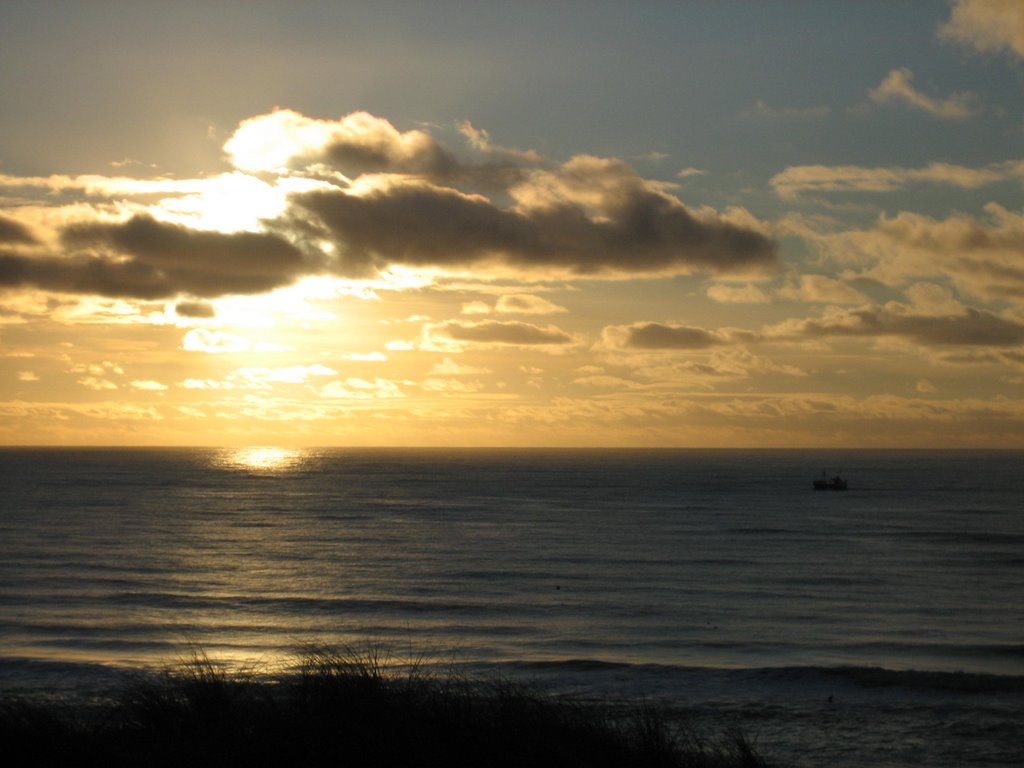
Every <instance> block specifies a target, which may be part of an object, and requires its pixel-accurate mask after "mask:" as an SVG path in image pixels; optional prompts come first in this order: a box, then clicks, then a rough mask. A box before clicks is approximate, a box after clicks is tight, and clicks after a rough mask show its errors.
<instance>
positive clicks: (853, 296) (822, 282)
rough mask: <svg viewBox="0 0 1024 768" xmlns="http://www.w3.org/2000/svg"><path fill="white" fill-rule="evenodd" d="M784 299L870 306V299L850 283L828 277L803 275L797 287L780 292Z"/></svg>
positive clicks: (791, 286) (783, 289) (780, 290)
mask: <svg viewBox="0 0 1024 768" xmlns="http://www.w3.org/2000/svg"><path fill="white" fill-rule="evenodd" d="M778 295H779V296H780V297H782V298H784V299H791V300H793V301H806V302H811V303H821V304H868V303H870V299H869V298H868V297H867V296H865V295H864V294H863V293H861V292H860V291H858V290H857V289H856V288H854V287H853V286H851V285H849V284H848V283H844V282H842V281H840V280H836V279H835V278H832V277H828V276H827V275H801V276H800V279H799V282H798V283H797V284H796V285H789V286H785V287H783V288H781V289H779V291H778Z"/></svg>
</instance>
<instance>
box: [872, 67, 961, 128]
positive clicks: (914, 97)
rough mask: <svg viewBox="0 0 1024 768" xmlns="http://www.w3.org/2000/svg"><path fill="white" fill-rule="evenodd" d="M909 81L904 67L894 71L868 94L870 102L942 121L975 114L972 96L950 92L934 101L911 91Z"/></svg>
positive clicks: (909, 76)
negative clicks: (897, 106) (909, 109)
mask: <svg viewBox="0 0 1024 768" xmlns="http://www.w3.org/2000/svg"><path fill="white" fill-rule="evenodd" d="M913 79H914V73H913V72H911V71H910V70H909V69H907V68H906V67H903V68H901V69H894V70H892V71H891V72H889V74H888V75H886V76H885V78H884V79H883V80H882V82H881V83H880V84H879V85H878V87H877V88H874V89H873V90H871V91H869V95H870V96H871V100H872V101H874V102H875V103H876V104H886V103H889V102H896V103H901V104H904V105H906V106H910V107H913V108H914V109H920V110H922V111H924V112H927V113H928V114H930V115H932V116H933V117H938V118H941V119H943V120H963V119H964V118H968V117H970V116H971V115H973V114H975V112H976V110H975V109H974V107H973V102H974V94H971V93H954V94H953V95H952V96H950V97H949V98H947V99H936V98H933V97H931V96H928V95H926V94H924V93H921V92H920V91H918V90H917V89H915V88H914V86H913V85H912V84H911V81H912V80H913Z"/></svg>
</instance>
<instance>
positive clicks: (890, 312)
mask: <svg viewBox="0 0 1024 768" xmlns="http://www.w3.org/2000/svg"><path fill="white" fill-rule="evenodd" d="M764 335H765V338H768V339H772V338H775V339H786V338H825V337H844V336H845V337H867V338H884V337H898V338H902V339H906V340H908V341H911V342H914V343H916V344H920V345H922V346H929V347H930V346H978V347H1013V346H1018V345H1020V344H1024V325H1022V324H1020V323H1017V322H1014V321H1012V320H1007V319H1005V318H1002V317H999V316H998V315H994V314H992V313H991V312H985V311H982V310H978V309H973V308H970V307H964V308H963V310H962V311H961V312H956V313H952V314H946V315H934V314H922V313H920V312H919V311H915V308H913V307H909V306H907V305H905V304H900V303H897V302H889V303H888V304H886V305H884V306H881V307H869V308H863V309H854V310H837V309H832V310H830V311H827V312H826V313H825V314H824V315H823V316H822V317H821V318H810V319H799V320H787V321H785V322H783V323H780V324H778V325H775V326H772V327H770V328H766V329H765V330H764Z"/></svg>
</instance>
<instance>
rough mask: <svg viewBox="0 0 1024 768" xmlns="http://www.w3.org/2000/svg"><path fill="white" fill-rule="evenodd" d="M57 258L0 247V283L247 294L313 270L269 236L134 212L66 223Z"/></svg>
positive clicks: (168, 294)
mask: <svg viewBox="0 0 1024 768" xmlns="http://www.w3.org/2000/svg"><path fill="white" fill-rule="evenodd" d="M61 241H62V245H63V247H64V251H65V252H64V253H63V254H62V255H59V256H58V255H52V254H50V255H24V254H19V253H15V252H13V251H6V252H5V251H0V288H16V287H34V288H41V289H44V290H50V291H55V292H59V293H78V294H86V295H96V296H107V297H114V298H117V297H121V298H137V299H164V298H173V297H175V296H177V295H179V294H183V293H184V294H191V295H192V296H198V297H204V298H212V297H215V296H223V295H228V294H253V293H262V292H264V291H269V290H272V289H274V288H278V287H281V286H284V285H288V284H290V283H291V282H293V281H294V280H296V279H297V278H298V277H300V276H301V275H303V274H305V273H309V272H313V271H316V267H314V266H313V265H311V264H310V263H309V262H307V260H306V259H305V258H304V257H303V255H302V253H301V252H300V251H299V249H298V248H296V247H295V246H294V245H292V244H291V243H289V242H288V241H287V240H286V239H284V238H283V237H281V236H279V235H276V234H271V233H256V232H231V233H223V232H209V231H200V230H194V229H189V228H188V227H184V226H181V225H179V224H171V223H167V222H160V221H157V220H156V219H154V218H152V217H151V216H148V215H145V214H139V215H136V216H133V217H132V218H130V219H127V220H126V221H122V222H99V221H93V222H86V223H76V224H71V225H69V226H67V227H65V228H64V230H63V232H62V233H61Z"/></svg>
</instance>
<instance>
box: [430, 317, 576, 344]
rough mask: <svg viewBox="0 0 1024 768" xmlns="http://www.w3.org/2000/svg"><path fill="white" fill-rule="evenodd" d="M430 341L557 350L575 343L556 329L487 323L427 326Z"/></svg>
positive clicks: (450, 323) (564, 333) (551, 327)
mask: <svg viewBox="0 0 1024 768" xmlns="http://www.w3.org/2000/svg"><path fill="white" fill-rule="evenodd" d="M424 331H425V333H426V334H427V336H428V337H437V336H440V337H442V338H447V339H451V340H453V341H457V342H465V343H469V344H487V345H490V344H499V345H513V346H538V345H539V346H558V345H567V344H573V343H575V341H576V339H575V338H574V337H573V336H572V335H571V334H569V333H566V332H565V331H563V330H562V329H561V328H558V327H557V326H554V325H548V326H546V327H543V328H542V327H540V326H537V325H532V324H530V323H521V322H517V321H503V322H498V321H485V322H480V323H462V322H457V321H455V320H450V321H448V322H446V323H441V324H439V325H427V326H426V327H425V329H424Z"/></svg>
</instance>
